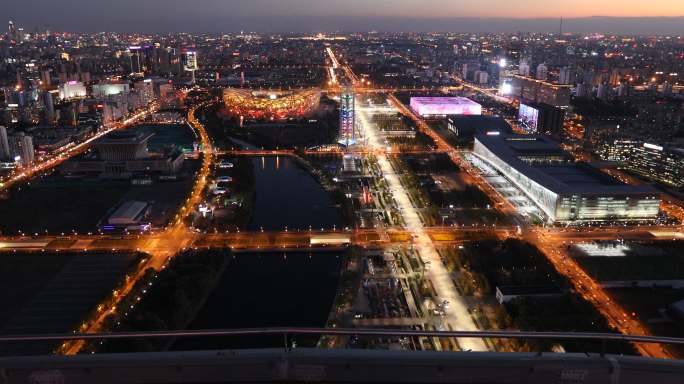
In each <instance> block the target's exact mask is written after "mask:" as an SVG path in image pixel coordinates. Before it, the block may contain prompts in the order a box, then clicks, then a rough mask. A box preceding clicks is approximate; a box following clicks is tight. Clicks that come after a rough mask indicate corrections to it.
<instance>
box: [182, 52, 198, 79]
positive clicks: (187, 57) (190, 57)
mask: <svg viewBox="0 0 684 384" xmlns="http://www.w3.org/2000/svg"><path fill="white" fill-rule="evenodd" d="M182 56H183V69H184V70H185V71H187V72H190V74H191V75H192V80H191V81H192V84H193V85H194V84H195V71H197V70H198V69H199V64H198V63H197V52H196V51H192V50H184V52H183V55H182Z"/></svg>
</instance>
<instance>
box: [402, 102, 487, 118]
mask: <svg viewBox="0 0 684 384" xmlns="http://www.w3.org/2000/svg"><path fill="white" fill-rule="evenodd" d="M411 109H413V111H414V112H416V113H417V114H419V115H420V116H422V117H431V116H447V115H481V114H482V106H481V105H480V104H478V103H476V102H474V101H472V100H470V99H468V98H465V97H412V98H411Z"/></svg>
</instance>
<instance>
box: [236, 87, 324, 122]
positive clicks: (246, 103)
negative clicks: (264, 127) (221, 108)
mask: <svg viewBox="0 0 684 384" xmlns="http://www.w3.org/2000/svg"><path fill="white" fill-rule="evenodd" d="M320 99H321V92H320V90H318V89H313V88H311V89H305V90H268V91H255V90H251V89H238V88H226V89H224V90H223V102H224V103H225V105H226V108H227V109H228V112H229V113H230V114H231V115H234V116H240V117H243V118H245V119H257V120H260V119H263V120H286V119H290V118H302V117H305V116H307V115H309V114H310V113H311V112H313V111H315V110H316V109H317V108H318V105H319V103H320Z"/></svg>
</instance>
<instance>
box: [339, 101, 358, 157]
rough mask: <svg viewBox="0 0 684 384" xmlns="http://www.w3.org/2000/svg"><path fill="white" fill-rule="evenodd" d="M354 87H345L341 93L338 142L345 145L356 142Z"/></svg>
mask: <svg viewBox="0 0 684 384" xmlns="http://www.w3.org/2000/svg"><path fill="white" fill-rule="evenodd" d="M354 104H355V102H354V88H353V87H344V88H343V89H342V94H341V95H340V136H339V140H338V142H339V143H340V144H342V145H345V146H350V145H353V144H355V143H356V115H355V107H354Z"/></svg>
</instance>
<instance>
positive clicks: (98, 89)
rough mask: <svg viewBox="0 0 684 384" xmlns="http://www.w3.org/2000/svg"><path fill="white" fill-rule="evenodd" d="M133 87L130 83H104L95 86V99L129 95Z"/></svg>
mask: <svg viewBox="0 0 684 384" xmlns="http://www.w3.org/2000/svg"><path fill="white" fill-rule="evenodd" d="M130 91H131V87H130V85H129V84H128V83H103V84H95V85H93V97H95V98H102V97H106V96H110V95H118V94H120V93H123V94H128V93H129V92H130Z"/></svg>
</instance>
